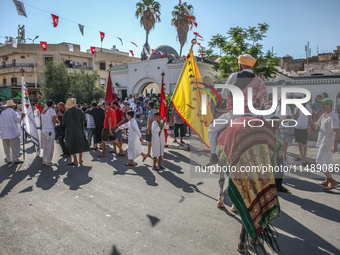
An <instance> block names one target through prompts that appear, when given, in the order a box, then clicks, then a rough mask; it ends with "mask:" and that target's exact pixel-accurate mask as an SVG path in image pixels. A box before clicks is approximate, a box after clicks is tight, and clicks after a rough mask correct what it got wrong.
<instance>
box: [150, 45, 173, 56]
mask: <svg viewBox="0 0 340 255" xmlns="http://www.w3.org/2000/svg"><path fill="white" fill-rule="evenodd" d="M154 51H155V52H156V55H154V54H152V51H151V52H150V57H149V58H148V60H151V59H158V58H162V57H161V56H160V55H159V52H161V53H162V54H163V58H166V55H165V53H168V56H169V59H173V58H174V56H172V55H171V54H174V55H175V58H177V56H178V53H177V51H176V50H175V49H174V48H172V47H170V46H168V45H160V46H157V47H156V48H155V49H154Z"/></svg>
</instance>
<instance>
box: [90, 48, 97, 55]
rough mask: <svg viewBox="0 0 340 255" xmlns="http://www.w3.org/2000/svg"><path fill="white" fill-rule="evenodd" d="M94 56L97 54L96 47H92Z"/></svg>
mask: <svg viewBox="0 0 340 255" xmlns="http://www.w3.org/2000/svg"><path fill="white" fill-rule="evenodd" d="M91 52H92V55H93V54H94V53H95V52H96V47H91Z"/></svg>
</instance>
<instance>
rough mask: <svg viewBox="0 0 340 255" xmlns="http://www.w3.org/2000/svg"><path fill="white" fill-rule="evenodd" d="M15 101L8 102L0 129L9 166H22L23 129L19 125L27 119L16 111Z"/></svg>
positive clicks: (1, 117) (1, 118) (2, 114)
mask: <svg viewBox="0 0 340 255" xmlns="http://www.w3.org/2000/svg"><path fill="white" fill-rule="evenodd" d="M14 106H15V104H14V102H13V100H8V101H7V105H6V107H7V109H6V110H4V111H3V112H2V113H1V115H0V129H1V139H2V143H3V146H4V151H5V155H6V160H7V163H8V164H12V163H13V164H21V163H23V161H20V160H19V154H20V138H19V137H20V134H21V129H20V126H19V125H18V123H20V121H21V120H22V118H23V117H25V114H24V113H22V114H21V116H19V114H18V113H17V112H16V111H14Z"/></svg>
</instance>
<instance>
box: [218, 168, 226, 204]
mask: <svg viewBox="0 0 340 255" xmlns="http://www.w3.org/2000/svg"><path fill="white" fill-rule="evenodd" d="M224 182H225V178H224V172H223V171H221V172H220V178H219V179H218V184H219V186H220V192H219V194H218V202H217V207H219V208H223V207H224V202H223V200H224V196H223V193H224Z"/></svg>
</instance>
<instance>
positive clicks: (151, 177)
mask: <svg viewBox="0 0 340 255" xmlns="http://www.w3.org/2000/svg"><path fill="white" fill-rule="evenodd" d="M0 143H1V142H0ZM27 147H28V154H27V159H26V161H25V163H24V164H23V165H22V166H14V165H11V166H9V165H7V164H5V163H1V165H0V224H1V225H0V226H1V230H0V254H20V255H21V254H39V255H40V254H53V255H54V254H82V255H84V254H107V255H109V254H204V255H206V254H239V253H238V252H237V251H236V250H235V247H236V245H237V243H238V236H239V232H240V228H241V225H240V217H239V216H238V215H234V214H232V213H230V212H229V211H230V207H231V202H230V200H229V199H228V197H227V195H226V196H225V197H226V198H225V203H226V209H224V210H220V209H218V208H217V207H216V201H217V200H216V197H217V194H218V186H217V176H216V178H200V179H197V178H191V177H190V173H189V164H190V153H189V152H188V151H184V150H178V149H174V148H173V147H172V148H168V149H166V153H165V161H164V166H165V167H167V169H166V170H165V171H162V172H155V171H152V170H151V164H152V161H151V159H150V158H149V159H147V160H146V162H145V164H143V163H142V162H141V159H138V160H137V161H136V162H137V164H138V166H137V167H135V168H131V167H125V166H124V163H126V162H127V159H126V158H121V157H117V158H116V157H114V156H113V155H108V156H107V158H98V157H96V155H97V154H98V153H93V152H91V153H86V154H85V156H84V164H83V166H80V167H69V166H67V165H66V163H67V162H68V160H69V159H68V160H64V159H60V158H59V157H58V155H60V154H61V151H60V148H59V146H58V145H57V144H56V147H55V156H54V161H55V162H58V166H55V167H44V166H42V159H41V158H38V159H35V158H34V149H33V146H31V145H30V144H27ZM124 147H125V148H126V145H124ZM170 147H171V146H170ZM144 149H146V147H144ZM294 153H296V146H295V150H294V148H293V147H291V148H290V149H289V154H288V156H289V158H292V157H294ZM336 156H337V155H336ZM289 160H290V159H289ZM0 162H4V153H3V147H2V145H1V146H0ZM323 178H324V177H323V175H322V174H318V173H289V174H287V175H286V179H285V180H284V184H285V186H286V187H287V188H289V189H290V191H291V194H282V193H281V194H280V203H281V209H282V213H281V216H280V218H278V219H276V220H275V221H274V222H273V224H274V226H275V227H276V229H277V231H278V233H279V239H278V241H279V244H280V248H281V250H282V252H283V253H284V254H299V255H301V254H325V255H326V254H327V255H328V254H340V240H339V237H340V234H339V229H340V224H339V221H340V213H339V209H340V202H339V198H340V196H339V195H340V190H339V189H337V190H335V191H334V192H332V193H325V192H323V188H322V187H321V186H319V185H318V184H317V182H318V181H321V180H323ZM336 178H337V179H338V180H340V178H339V175H337V177H336Z"/></svg>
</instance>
